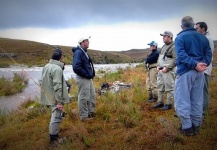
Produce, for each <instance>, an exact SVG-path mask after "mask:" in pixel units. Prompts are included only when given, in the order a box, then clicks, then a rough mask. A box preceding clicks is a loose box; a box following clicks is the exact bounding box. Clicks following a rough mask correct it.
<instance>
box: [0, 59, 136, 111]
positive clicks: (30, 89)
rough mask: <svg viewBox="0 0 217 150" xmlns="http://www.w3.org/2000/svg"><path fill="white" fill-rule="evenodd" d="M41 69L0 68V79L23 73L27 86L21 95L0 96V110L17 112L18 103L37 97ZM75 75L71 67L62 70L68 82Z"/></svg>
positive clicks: (111, 67) (115, 66)
mask: <svg viewBox="0 0 217 150" xmlns="http://www.w3.org/2000/svg"><path fill="white" fill-rule="evenodd" d="M136 65H138V63H135V64H134V63H133V64H95V65H94V68H95V70H96V72H97V71H98V70H103V71H112V72H115V71H117V69H118V68H123V69H125V68H126V67H135V66H136ZM41 71H42V67H31V68H27V67H19V66H14V67H10V68H0V77H5V78H13V74H14V73H19V74H20V73H23V74H25V75H26V76H27V77H28V79H29V82H28V85H27V87H26V88H25V90H24V91H23V92H21V93H18V94H15V95H11V96H0V110H5V111H12V110H17V108H18V106H19V105H20V103H22V102H24V101H25V100H26V99H28V98H31V99H35V98H36V97H39V93H40V88H39V86H38V79H39V78H40V76H41ZM74 75H75V73H74V72H73V70H72V66H71V65H66V66H65V69H64V76H65V79H66V80H68V79H70V78H73V77H74Z"/></svg>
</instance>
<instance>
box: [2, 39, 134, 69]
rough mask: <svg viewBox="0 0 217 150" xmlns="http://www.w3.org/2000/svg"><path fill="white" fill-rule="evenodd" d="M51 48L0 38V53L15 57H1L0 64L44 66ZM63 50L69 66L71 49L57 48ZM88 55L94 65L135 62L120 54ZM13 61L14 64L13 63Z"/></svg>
mask: <svg viewBox="0 0 217 150" xmlns="http://www.w3.org/2000/svg"><path fill="white" fill-rule="evenodd" d="M53 47H56V45H48V44H44V43H38V42H32V41H26V40H14V39H6V38H0V53H13V54H15V56H16V57H14V58H13V59H14V60H11V59H9V58H8V57H5V58H4V57H1V59H0V65H1V64H9V65H10V64H14V63H15V62H16V63H17V64H25V65H28V66H32V65H44V64H46V63H47V61H48V60H49V59H50V57H51V53H52V50H53V49H54V48H53ZM58 47H60V48H61V49H62V50H63V54H64V61H65V62H66V64H71V59H72V55H73V53H72V51H71V49H72V47H69V46H58ZM88 53H89V55H90V56H91V57H92V58H93V60H94V63H96V64H105V63H131V62H135V61H137V59H135V58H131V57H130V56H128V55H124V54H122V53H120V52H103V51H97V50H89V52H88ZM14 61H15V62H14Z"/></svg>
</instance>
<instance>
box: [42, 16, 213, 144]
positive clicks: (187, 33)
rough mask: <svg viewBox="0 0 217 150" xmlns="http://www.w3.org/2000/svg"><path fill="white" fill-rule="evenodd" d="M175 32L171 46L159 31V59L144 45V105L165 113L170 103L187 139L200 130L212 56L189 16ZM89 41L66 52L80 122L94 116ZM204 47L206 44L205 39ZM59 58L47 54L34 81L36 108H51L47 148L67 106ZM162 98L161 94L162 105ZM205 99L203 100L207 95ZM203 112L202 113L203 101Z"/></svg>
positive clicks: (57, 54)
mask: <svg viewBox="0 0 217 150" xmlns="http://www.w3.org/2000/svg"><path fill="white" fill-rule="evenodd" d="M181 26H182V29H183V30H182V31H181V32H180V33H179V34H178V35H177V37H176V40H175V42H173V34H172V33H171V32H169V31H165V32H164V33H162V34H160V35H161V36H163V41H164V43H165V45H164V46H163V47H162V49H161V51H160V53H159V52H158V51H157V46H158V44H157V43H156V42H155V41H152V42H151V43H149V44H148V45H150V50H152V53H151V54H150V55H149V57H148V58H147V59H146V65H147V69H148V74H147V85H148V91H149V99H148V102H157V103H156V105H154V106H153V108H162V110H168V109H171V108H172V99H173V97H174V98H175V102H174V103H175V105H174V106H175V110H176V112H177V115H178V117H179V118H180V120H181V123H182V126H181V131H183V132H184V134H186V135H193V134H195V133H196V132H198V129H199V126H200V121H201V117H202V110H203V108H202V105H203V87H204V89H205V91H207V90H208V88H207V87H208V77H207V75H210V73H211V70H209V71H208V68H207V66H209V64H210V63H211V59H212V52H211V48H210V46H209V41H208V40H207V38H206V37H205V36H204V35H209V34H208V32H207V26H205V27H204V26H202V23H198V24H197V25H196V26H197V27H196V29H197V30H198V31H199V32H201V33H202V34H201V33H199V32H197V31H196V30H195V29H194V23H193V19H192V18H191V17H189V16H187V17H184V18H183V19H182V22H181ZM203 34H204V35H203ZM89 38H90V37H84V38H81V39H80V40H79V41H78V44H79V45H78V46H77V47H75V48H73V49H72V52H73V53H74V55H73V63H72V65H73V71H74V72H75V74H76V77H75V81H76V83H77V85H78V112H79V117H80V120H81V121H88V120H91V119H92V118H93V117H94V116H95V104H96V94H95V88H94V86H93V80H92V79H93V78H94V76H95V70H94V67H93V62H92V60H91V58H90V56H89V55H88V53H87V49H88V47H89ZM210 43H212V42H211V39H210ZM212 50H213V49H212ZM62 56H63V55H62V51H61V50H60V49H55V50H54V51H53V53H52V58H51V59H50V61H49V63H48V64H47V65H45V66H44V68H43V71H42V76H41V78H40V80H39V81H40V85H41V98H40V103H41V104H43V105H46V106H48V107H50V108H51V119H50V125H49V135H50V142H51V143H53V142H56V141H57V140H58V139H59V136H58V133H59V124H60V122H61V121H62V118H63V117H64V112H63V106H64V104H66V103H69V96H68V90H67V82H66V81H65V79H64V75H63V69H64V63H62V62H61V60H62ZM176 67H177V69H176ZM205 70H206V71H208V72H207V73H206V75H205V76H206V79H205V81H206V82H205V83H206V84H205V86H204V73H203V72H204V71H205ZM175 72H176V73H175ZM175 74H176V75H175ZM175 78H176V79H175ZM174 82H175V86H174ZM164 92H166V93H167V100H166V104H165V105H164V100H163V98H164ZM205 97H206V98H207V100H208V99H209V96H208V91H207V93H206V96H205ZM204 104H205V103H204ZM205 107H206V109H208V101H207V102H206V106H205Z"/></svg>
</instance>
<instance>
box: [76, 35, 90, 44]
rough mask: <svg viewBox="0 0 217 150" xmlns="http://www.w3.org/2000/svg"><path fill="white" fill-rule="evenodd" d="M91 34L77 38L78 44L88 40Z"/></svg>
mask: <svg viewBox="0 0 217 150" xmlns="http://www.w3.org/2000/svg"><path fill="white" fill-rule="evenodd" d="M90 38H91V36H83V37H81V38H80V39H79V40H78V44H80V43H82V42H83V41H84V40H89V39H90Z"/></svg>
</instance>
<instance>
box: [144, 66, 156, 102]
mask: <svg viewBox="0 0 217 150" xmlns="http://www.w3.org/2000/svg"><path fill="white" fill-rule="evenodd" d="M146 88H147V90H148V91H149V92H150V93H151V94H150V95H152V96H153V98H157V95H158V92H157V69H156V68H151V69H150V70H148V71H147V77H146Z"/></svg>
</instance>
